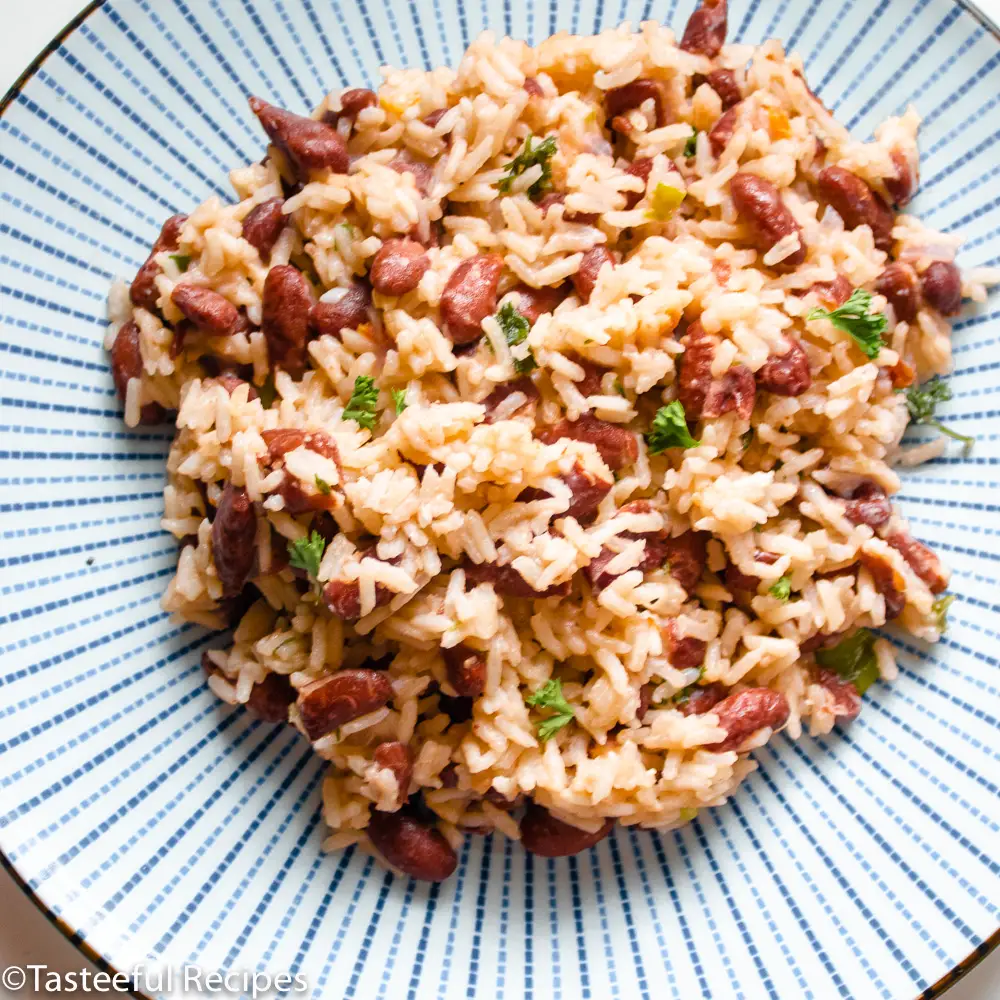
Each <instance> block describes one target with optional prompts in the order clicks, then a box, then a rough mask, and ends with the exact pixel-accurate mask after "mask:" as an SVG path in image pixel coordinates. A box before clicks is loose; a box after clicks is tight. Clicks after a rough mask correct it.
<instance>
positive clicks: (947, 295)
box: [920, 260, 962, 316]
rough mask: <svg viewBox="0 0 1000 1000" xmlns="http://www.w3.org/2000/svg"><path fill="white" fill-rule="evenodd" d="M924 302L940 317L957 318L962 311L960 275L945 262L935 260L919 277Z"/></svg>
mask: <svg viewBox="0 0 1000 1000" xmlns="http://www.w3.org/2000/svg"><path fill="white" fill-rule="evenodd" d="M920 288H921V290H922V291H923V293H924V301H925V302H926V303H927V304H928V305H929V306H930V307H931V308H932V309H936V310H937V311H938V312H939V313H941V315H942V316H957V315H958V314H959V313H960V312H961V311H962V275H961V273H960V272H959V270H958V268H957V267H956V266H955V265H954V264H953V263H951V261H946V260H936V261H934V263H933V264H931V265H929V266H928V268H927V270H926V271H924V273H923V274H922V275H920Z"/></svg>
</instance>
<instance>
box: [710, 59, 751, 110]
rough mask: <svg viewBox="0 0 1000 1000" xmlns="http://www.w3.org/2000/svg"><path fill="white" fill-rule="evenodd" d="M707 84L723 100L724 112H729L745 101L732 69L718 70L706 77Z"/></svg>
mask: <svg viewBox="0 0 1000 1000" xmlns="http://www.w3.org/2000/svg"><path fill="white" fill-rule="evenodd" d="M705 82H706V83H707V84H708V85H709V86H710V87H711V88H712V90H714V91H715V92H716V93H717V94H718V95H719V97H720V98H722V110H723V111H728V110H729V109H730V108H732V107H735V106H736V105H737V104H739V103H740V101H742V100H743V94H742V93H741V91H740V85H739V84H738V83H737V82H736V74H735V73H734V72H733V71H732V70H731V69H716V70H712V72H711V73H709V74H708V76H707V77H705Z"/></svg>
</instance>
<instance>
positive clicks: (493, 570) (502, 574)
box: [462, 560, 570, 599]
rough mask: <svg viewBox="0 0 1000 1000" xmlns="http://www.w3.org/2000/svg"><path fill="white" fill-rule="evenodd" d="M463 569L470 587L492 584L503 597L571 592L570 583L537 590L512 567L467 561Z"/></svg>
mask: <svg viewBox="0 0 1000 1000" xmlns="http://www.w3.org/2000/svg"><path fill="white" fill-rule="evenodd" d="M462 568H463V569H464V570H465V579H466V582H467V583H468V584H469V586H470V587H475V586H477V585H478V584H480V583H492V584H493V589H494V590H495V591H496V592H497V593H498V594H500V595H501V596H502V597H533V598H539V599H540V598H543V597H565V596H566V595H567V594H568V593H569V590H570V582H569V581H568V580H567V581H566V582H565V583H557V584H554V585H553V586H551V587H549V588H548V589H546V590H535V589H534V588H533V587H532V586H531V584H530V583H528V581H527V580H525V578H524V577H523V576H521V574H520V573H518V571H517V570H516V569H514V567H513V566H511V565H509V564H508V565H505V566H500V565H499V564H498V563H474V562H470V561H468V560H466V561H465V562H464V563H463V565H462Z"/></svg>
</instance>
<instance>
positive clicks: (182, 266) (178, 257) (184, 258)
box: [170, 253, 191, 274]
mask: <svg viewBox="0 0 1000 1000" xmlns="http://www.w3.org/2000/svg"><path fill="white" fill-rule="evenodd" d="M170 259H171V260H172V261H173V262H174V263H175V264H176V265H177V270H178V271H180V272H181V274H183V273H184V272H185V271H186V270H187V269H188V268H189V267H190V266H191V257H190V256H189V255H188V254H186V253H172V254H171V255H170Z"/></svg>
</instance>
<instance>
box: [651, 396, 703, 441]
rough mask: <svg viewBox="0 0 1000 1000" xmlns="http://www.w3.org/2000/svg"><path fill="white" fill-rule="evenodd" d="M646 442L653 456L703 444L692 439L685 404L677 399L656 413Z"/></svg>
mask: <svg viewBox="0 0 1000 1000" xmlns="http://www.w3.org/2000/svg"><path fill="white" fill-rule="evenodd" d="M646 441H647V442H648V444H649V451H650V454H652V455H659V454H660V453H661V452H663V451H666V450H667V448H697V447H698V445H699V444H701V442H700V441H696V440H695V439H694V438H693V437H691V432H690V431H689V430H688V425H687V417H686V415H685V413H684V404H683V403H682V402H681V401H680V400H679V399H675V400H674V401H673V402H672V403H670V404H668V405H667V406H661V407H660V408H659V409H658V410H657V411H656V416H655V417H653V426H652V427H651V428H650V430H649V433H648V434H647V435H646Z"/></svg>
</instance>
